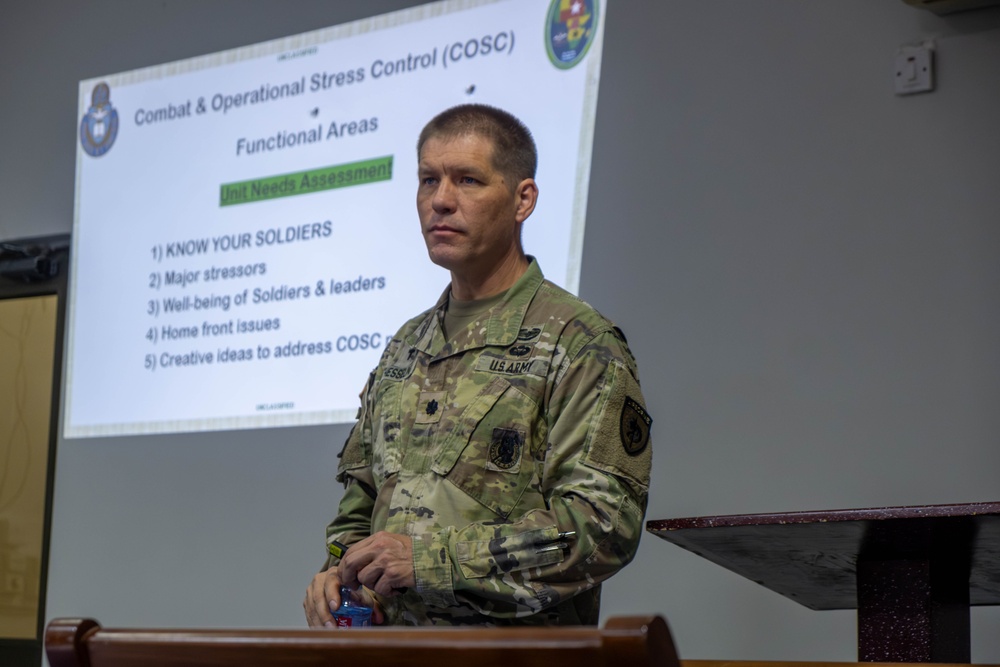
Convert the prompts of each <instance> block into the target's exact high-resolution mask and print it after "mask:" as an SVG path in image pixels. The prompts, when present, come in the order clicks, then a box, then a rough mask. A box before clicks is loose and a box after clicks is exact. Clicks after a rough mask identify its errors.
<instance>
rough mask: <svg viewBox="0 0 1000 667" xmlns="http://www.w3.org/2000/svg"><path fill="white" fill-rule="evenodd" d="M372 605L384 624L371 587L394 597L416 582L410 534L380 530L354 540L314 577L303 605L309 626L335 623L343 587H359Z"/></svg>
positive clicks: (376, 617)
mask: <svg viewBox="0 0 1000 667" xmlns="http://www.w3.org/2000/svg"><path fill="white" fill-rule="evenodd" d="M361 585H364V586H365V588H366V589H368V590H364V589H362V592H361V593H362V595H361V598H362V600H363V601H364V603H365V604H367V605H369V606H371V607H372V623H373V624H375V625H381V624H382V623H384V622H385V615H384V613H383V612H382V609H381V607H380V606H379V605H378V604H376V602H375V600H374V598H373V597H372V596H371V594H370V593H369V592H368V591H374V592H376V593H378V594H379V595H381V596H383V597H393V596H395V595H399V594H400V593H402V592H405V591H406V589H407V588H410V587H412V586H415V585H416V575H415V574H414V571H413V540H412V538H410V536H409V535H399V534H396V533H387V532H385V531H379V532H377V533H375V534H374V535H371V536H369V537H366V538H365V539H363V540H361V541H360V542H358V543H356V544H352V545H351V546H350V548H349V549H348V550H347V553H346V554H345V555H344V557H343V558H342V559H341V561H340V565H335V566H333V567H331V568H330V569H328V570H324V571H323V572H320V573H319V574H317V575H316V576H315V577H313V580H312V582H311V583H310V584H309V588H308V589H306V598H305V600H304V601H303V602H302V607H303V609H304V610H305V613H306V621H308V623H309V627H312V628H318V627H328V628H330V627H334V623H333V615H332V611H334V610H336V609H337V607H339V606H340V602H341V600H340V587H341V586H347V587H348V588H351V589H357V588H358V587H359V586H361Z"/></svg>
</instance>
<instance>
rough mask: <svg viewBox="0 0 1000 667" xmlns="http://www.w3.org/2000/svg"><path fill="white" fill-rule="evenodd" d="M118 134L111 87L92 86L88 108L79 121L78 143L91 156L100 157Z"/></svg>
mask: <svg viewBox="0 0 1000 667" xmlns="http://www.w3.org/2000/svg"><path fill="white" fill-rule="evenodd" d="M117 136H118V111H117V110H116V109H115V108H114V107H113V106H111V89H110V88H108V84H106V83H99V84H97V85H96V86H94V92H93V93H91V96H90V108H89V109H87V113H85V114H83V120H81V121H80V145H81V146H83V150H84V151H85V152H86V153H87V155H90V156H91V157H101V156H102V155H104V154H105V153H107V152H108V151H109V150H111V146H112V145H113V144H114V143H115V137H117Z"/></svg>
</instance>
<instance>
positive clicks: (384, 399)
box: [371, 377, 403, 480]
mask: <svg viewBox="0 0 1000 667" xmlns="http://www.w3.org/2000/svg"><path fill="white" fill-rule="evenodd" d="M402 397H403V380H402V379H399V380H397V379H395V378H389V377H384V378H383V380H382V382H380V383H379V384H378V390H377V392H376V394H375V396H374V397H373V401H372V410H371V416H372V417H371V429H372V431H371V438H372V473H373V474H374V475H375V478H376V479H379V480H384V479H386V478H387V477H389V476H390V475H393V474H395V473H398V472H399V468H400V464H401V463H402V460H403V451H402V443H401V442H400V435H401V433H402V424H401V423H400V414H401V404H402V400H403V398H402Z"/></svg>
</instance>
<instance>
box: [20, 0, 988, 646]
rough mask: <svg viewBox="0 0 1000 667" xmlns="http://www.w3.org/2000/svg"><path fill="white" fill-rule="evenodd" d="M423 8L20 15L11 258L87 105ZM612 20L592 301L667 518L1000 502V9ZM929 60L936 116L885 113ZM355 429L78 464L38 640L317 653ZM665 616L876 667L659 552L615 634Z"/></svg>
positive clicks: (749, 2) (845, 621) (780, 1)
mask: <svg viewBox="0 0 1000 667" xmlns="http://www.w3.org/2000/svg"><path fill="white" fill-rule="evenodd" d="M412 4H416V3H415V2H408V1H403V0H400V1H396V2H392V1H388V0H386V1H381V2H374V1H372V0H368V1H366V2H360V1H355V2H337V3H332V2H327V1H325V0H324V1H315V2H313V1H305V0H299V1H294V2H278V1H264V0H252V1H251V0H247V1H240V0H217V1H216V2H211V3H207V2H196V1H194V0H185V1H177V0H171V1H169V2H167V1H165V2H137V1H135V0H91V1H90V2H86V3H84V2H78V1H75V0H74V1H70V0H44V1H40V2H28V0H20V1H15V2H4V4H3V7H2V10H3V15H2V19H0V63H2V66H0V94H2V99H3V101H4V103H3V104H2V105H0V203H2V206H0V239H4V238H14V237H19V236H34V235H41V234H50V233H65V232H68V231H70V227H71V221H72V216H73V210H72V205H73V174H74V171H73V169H74V151H75V141H76V136H75V129H76V125H77V123H78V119H77V118H76V113H77V112H76V108H75V99H76V82H77V81H78V80H80V79H84V78H88V77H93V76H97V75H101V74H107V73H111V72H116V71H122V70H128V69H132V68H137V67H142V66H147V65H154V64H158V63H161V62H165V61H169V60H175V59H179V58H185V57H189V56H193V55H198V54H202V53H207V52H211V51H215V50H219V49H225V48H229V47H236V46H241V45H244V44H249V43H253V42H256V41H260V40H264V39H269V38H274V37H279V36H284V35H288V34H293V33H296V32H301V31H305V30H309V29H313V28H316V27H321V26H326V25H333V24H336V23H341V22H344V21H349V20H353V19H356V18H360V17H362V16H365V15H369V14H374V13H381V12H383V11H390V10H393V9H397V8H401V7H404V6H409V5H412ZM607 15H608V16H607V18H608V23H607V32H606V35H605V51H604V59H605V60H604V70H603V76H602V81H601V91H600V102H599V107H598V126H597V136H596V142H595V148H594V166H593V170H592V187H591V197H590V210H589V213H588V226H587V238H586V244H585V249H584V263H583V275H582V281H581V293H582V295H583V296H584V298H586V299H588V300H589V301H591V302H592V303H593V304H595V305H596V306H597V307H598V308H599V309H601V310H602V311H604V312H605V313H606V314H607V315H609V316H611V317H612V318H613V319H615V320H616V321H618V323H619V324H620V325H621V326H622V327H623V328H624V329H625V331H626V332H627V333H628V336H629V340H630V342H631V343H632V347H633V350H634V351H635V352H636V355H637V356H638V358H639V361H640V365H641V370H642V376H643V387H644V390H645V393H646V395H647V399H648V401H649V404H650V407H651V410H652V412H653V415H654V418H655V424H654V436H655V440H656V459H655V464H654V465H655V471H654V480H655V481H654V485H653V488H652V491H651V497H650V505H649V512H648V518H654V519H656V518H670V517H682V516H697V515H706V514H729V513H744V512H772V511H773V512H780V511H787V510H811V509H830V508H848V507H866V506H879V505H898V504H926V503H959V502H972V501H980V500H1000V485H998V482H997V476H998V473H1000V448H998V447H997V446H996V445H997V437H998V434H1000V409H998V405H997V403H998V398H1000V346H998V344H997V343H998V341H1000V307H998V306H1000V261H998V260H1000V216H998V211H1000V187H997V176H998V174H1000V131H998V128H997V119H998V118H1000V77H998V76H997V65H998V64H1000V9H989V10H981V11H975V12H970V13H965V14H959V15H955V16H953V17H949V18H942V17H936V16H934V15H933V14H930V13H927V12H923V11H919V10H916V9H913V8H910V7H908V6H907V5H905V4H904V3H903V2H901V0H839V1H838V2H833V1H831V0H827V1H825V2H819V1H815V0H814V1H811V2H807V1H805V0H711V1H709V0H662V1H657V2H653V1H650V2H641V3H640V2H637V1H631V2H621V1H619V2H616V3H614V4H613V5H612V6H611V7H610V8H609V9H608V12H607ZM925 38H934V39H935V40H936V42H937V55H938V59H937V65H938V68H937V74H938V87H937V90H936V91H935V92H933V93H931V94H925V95H917V96H912V97H896V96H895V95H894V94H893V90H892V78H893V69H892V67H893V55H894V53H895V51H896V48H897V47H898V46H900V45H902V44H906V43H910V42H913V41H917V40H921V39H925ZM543 159H545V156H543ZM542 185H543V187H544V184H542ZM414 252H422V250H421V249H419V248H414ZM428 298H431V296H429V297H428ZM359 381H360V380H359ZM346 432H347V429H346V428H345V427H316V428H305V429H280V430H268V431H257V432H237V433H229V434H207V435H206V434H202V435H181V436H170V437H164V436H158V437H147V438H121V439H107V440H101V439H98V440H82V441H70V442H61V443H60V450H59V456H58V469H57V480H56V499H55V502H56V505H55V516H54V528H53V534H52V546H53V550H54V551H53V556H52V562H51V570H50V583H49V585H50V593H49V597H48V616H49V617H53V616H59V615H91V616H94V617H96V618H98V619H99V620H100V621H101V622H102V623H104V624H106V625H198V626H288V627H297V626H299V625H301V623H302V620H301V608H300V601H301V597H302V592H303V590H304V587H305V585H306V582H307V580H308V579H309V577H310V576H311V573H312V572H313V571H314V570H315V569H316V567H317V566H318V565H319V563H320V561H321V559H322V552H323V542H322V539H323V532H322V529H323V526H324V525H325V523H326V521H327V519H328V518H329V517H330V516H331V514H332V512H333V511H334V508H335V506H336V502H337V499H338V497H339V490H338V488H337V486H336V484H335V483H334V481H333V479H332V470H333V468H334V462H335V454H336V451H337V449H339V445H340V442H341V441H342V440H343V439H344V437H345V436H346ZM647 611H648V612H658V613H662V614H664V615H665V616H666V617H667V618H668V620H669V622H670V624H671V626H672V628H673V632H674V634H675V639H676V641H677V643H678V645H679V648H680V651H681V654H682V656H684V657H688V658H746V659H750V658H760V659H788V660H794V659H812V660H852V659H854V657H855V653H854V643H855V624H854V614H853V613H852V612H849V611H837V612H815V611H809V610H807V609H805V608H803V607H800V606H799V605H797V604H796V603H793V602H791V601H789V600H786V599H784V598H782V597H780V596H778V595H777V594H774V593H771V592H770V591H767V590H765V589H763V588H761V587H759V586H757V585H756V584H753V583H751V582H749V581H746V580H744V579H742V578H740V577H738V576H736V575H733V574H730V573H729V572H727V571H725V570H722V569H721V568H718V567H716V566H714V565H711V564H710V563H708V562H706V561H703V560H701V559H699V558H698V557H696V556H693V555H691V554H689V553H687V552H685V551H682V550H681V549H679V548H677V547H675V546H673V545H671V544H668V543H666V542H663V541H661V540H658V539H656V538H653V537H647V538H646V539H645V540H644V542H643V544H642V546H641V548H640V552H639V556H638V558H637V560H636V562H635V563H634V564H633V565H632V566H630V567H629V568H627V569H626V570H625V571H624V572H622V573H621V574H620V575H618V576H617V577H616V578H614V579H612V580H611V582H609V584H608V585H607V586H606V593H605V605H604V617H605V618H607V617H608V616H609V615H614V614H622V613H633V612H647ZM998 612H1000V610H998V609H996V608H983V609H975V610H973V656H972V657H973V660H974V661H979V662H1000V638H998V637H997V636H996V633H995V629H996V627H997V626H998V625H1000V613H998ZM991 630H993V631H992V632H991Z"/></svg>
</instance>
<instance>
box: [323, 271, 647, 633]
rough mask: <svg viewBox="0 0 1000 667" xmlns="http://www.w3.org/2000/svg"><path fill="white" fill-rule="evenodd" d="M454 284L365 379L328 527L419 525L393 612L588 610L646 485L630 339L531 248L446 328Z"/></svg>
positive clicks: (355, 533) (459, 615) (628, 556)
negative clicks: (511, 275)
mask: <svg viewBox="0 0 1000 667" xmlns="http://www.w3.org/2000/svg"><path fill="white" fill-rule="evenodd" d="M447 299H448V291H447V290H446V291H445V293H444V295H443V296H442V297H441V299H440V300H439V301H438V303H437V305H435V306H434V308H432V309H431V310H429V311H427V312H425V313H423V314H422V315H420V316H418V317H416V318H414V319H412V320H410V321H409V322H407V323H406V324H405V325H404V326H403V328H402V329H400V331H399V332H398V333H397V334H396V335H395V336H394V337H393V339H392V341H391V342H390V343H389V344H388V345H387V347H386V350H385V352H384V353H383V355H382V358H381V360H380V361H379V364H378V366H377V367H376V369H375V371H374V372H373V373H372V375H371V376H370V377H369V381H368V383H367V385H366V386H365V389H364V391H363V392H362V395H361V399H362V405H361V410H360V413H359V419H358V423H357V424H356V425H355V427H354V429H353V430H352V432H351V435H350V437H349V438H348V440H347V443H346V444H345V446H344V451H343V452H342V453H341V456H340V463H339V468H338V475H337V478H338V480H340V481H341V482H343V483H344V484H345V486H346V488H345V492H344V496H343V499H342V500H341V503H340V508H339V514H338V516H337V518H336V519H335V520H334V521H333V523H331V524H330V526H329V527H328V528H327V540H328V541H332V540H338V541H340V542H342V543H344V544H347V545H350V544H352V543H354V542H357V541H358V540H361V539H363V538H365V537H367V536H368V535H370V534H373V533H375V532H377V531H379V530H385V531H389V532H392V533H401V534H406V535H410V536H411V537H412V539H413V564H414V570H415V575H416V587H415V588H413V589H410V590H408V591H406V592H405V593H403V594H402V595H400V596H398V597H391V598H383V599H380V603H381V604H382V605H383V607H384V608H385V612H386V622H387V623H390V624H405V625H427V624H445V625H460V624H468V623H477V624H494V625H508V624H564V625H565V624H596V623H597V621H598V612H599V605H600V583H601V581H603V580H604V579H606V578H608V577H610V576H611V575H612V574H614V573H615V572H617V571H618V570H619V569H620V568H621V567H622V566H624V565H625V564H626V563H628V562H629V561H630V560H632V558H633V557H634V555H635V552H636V548H637V546H638V543H639V536H640V534H641V532H642V527H643V526H642V522H643V516H644V512H645V508H646V495H647V489H648V486H649V471H650V457H651V446H650V444H649V427H650V424H651V422H652V419H651V418H650V416H649V414H648V413H647V411H646V407H645V403H644V402H643V398H642V394H641V392H640V390H639V383H638V380H637V370H636V365H635V360H634V359H633V358H632V354H631V353H630V352H629V349H628V346H627V345H626V343H625V339H624V336H623V335H622V334H621V332H620V331H619V330H618V329H616V328H615V327H614V326H613V325H612V324H611V323H610V322H608V321H607V320H606V319H604V318H603V317H602V316H601V315H600V314H598V313H597V312H596V311H595V310H594V309H593V308H591V307H590V306H589V305H587V304H586V303H584V302H582V301H580V300H579V299H578V298H576V297H575V296H573V295H571V294H569V293H568V292H566V291H564V290H562V289H561V288H559V287H557V286H555V285H554V284H552V283H550V282H548V281H546V280H545V279H544V278H543V277H542V272H541V270H540V269H539V268H538V265H537V263H536V262H535V261H534V260H533V259H532V260H531V265H530V267H529V268H528V270H527V271H526V272H525V274H524V275H523V276H522V277H521V278H520V279H519V280H518V282H517V283H516V284H515V285H514V286H513V287H512V288H511V289H510V290H509V291H508V293H507V295H506V296H505V297H504V299H503V300H502V301H501V302H500V303H498V304H497V305H495V306H494V307H493V308H491V309H490V310H489V311H487V313H485V314H484V315H483V316H482V318H480V320H479V321H476V322H473V323H472V324H470V325H469V326H468V327H467V328H466V329H465V330H463V331H459V332H455V334H454V335H453V336H452V342H450V343H449V342H447V341H446V340H445V338H444V335H443V333H442V328H441V322H442V319H443V313H444V309H445V307H446V304H447ZM336 563H337V560H336V559H335V558H332V557H331V559H330V560H329V562H328V565H334V564H336Z"/></svg>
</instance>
